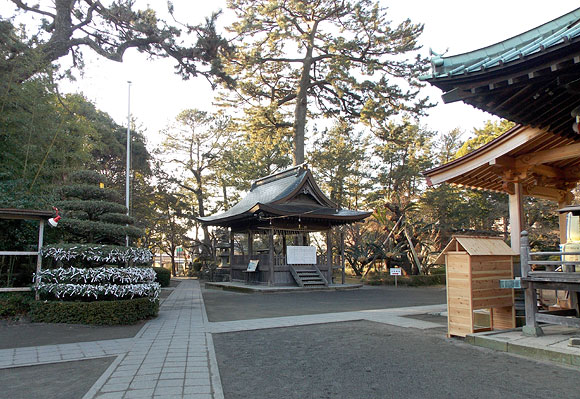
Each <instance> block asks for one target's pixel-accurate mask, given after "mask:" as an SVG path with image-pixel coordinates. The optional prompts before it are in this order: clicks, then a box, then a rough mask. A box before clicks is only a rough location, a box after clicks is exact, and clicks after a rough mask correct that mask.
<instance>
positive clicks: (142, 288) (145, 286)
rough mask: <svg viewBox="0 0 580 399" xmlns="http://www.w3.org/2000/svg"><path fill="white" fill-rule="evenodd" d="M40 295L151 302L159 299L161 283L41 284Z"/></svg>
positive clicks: (60, 297) (59, 297) (39, 285)
mask: <svg viewBox="0 0 580 399" xmlns="http://www.w3.org/2000/svg"><path fill="white" fill-rule="evenodd" d="M36 289H37V291H38V292H39V293H40V294H52V295H54V296H55V297H56V298H58V299H62V298H63V297H85V298H93V297H94V299H98V298H99V297H101V296H114V297H116V298H134V297H147V298H148V299H149V300H150V301H156V300H157V299H158V298H159V291H160V290H161V286H160V285H159V283H142V284H123V285H121V284H63V283H45V282H40V284H38V286H37V288H36Z"/></svg>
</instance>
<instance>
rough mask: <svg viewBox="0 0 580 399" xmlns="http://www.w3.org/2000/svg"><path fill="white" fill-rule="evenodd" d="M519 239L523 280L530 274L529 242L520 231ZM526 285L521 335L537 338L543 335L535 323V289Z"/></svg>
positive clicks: (525, 234)
mask: <svg viewBox="0 0 580 399" xmlns="http://www.w3.org/2000/svg"><path fill="white" fill-rule="evenodd" d="M521 238H522V239H521V248H520V262H521V268H522V278H525V277H528V275H529V272H530V264H529V262H530V242H529V238H528V232H527V231H522V237H521ZM527 284H528V285H527V287H526V290H525V292H524V301H525V310H526V325H525V326H524V327H523V328H522V333H524V335H529V336H532V337H539V336H541V335H544V333H543V331H542V329H541V328H540V327H539V326H538V322H537V321H536V312H537V311H538V304H537V301H538V299H537V297H536V288H535V287H534V284H533V283H530V282H528V283H527Z"/></svg>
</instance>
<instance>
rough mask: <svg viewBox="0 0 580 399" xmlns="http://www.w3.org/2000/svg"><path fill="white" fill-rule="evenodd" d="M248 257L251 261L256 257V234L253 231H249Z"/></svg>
mask: <svg viewBox="0 0 580 399" xmlns="http://www.w3.org/2000/svg"><path fill="white" fill-rule="evenodd" d="M248 255H249V256H250V259H252V255H254V232H253V231H252V230H250V231H248Z"/></svg>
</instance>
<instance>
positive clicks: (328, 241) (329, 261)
mask: <svg viewBox="0 0 580 399" xmlns="http://www.w3.org/2000/svg"><path fill="white" fill-rule="evenodd" d="M331 233H332V228H331V227H329V228H328V230H326V264H327V266H328V278H327V280H328V284H332V235H331Z"/></svg>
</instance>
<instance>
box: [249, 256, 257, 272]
mask: <svg viewBox="0 0 580 399" xmlns="http://www.w3.org/2000/svg"><path fill="white" fill-rule="evenodd" d="M259 261H260V260H259V259H253V260H250V263H248V268H247V269H246V271H247V272H255V271H256V270H257V269H258V262H259Z"/></svg>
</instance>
